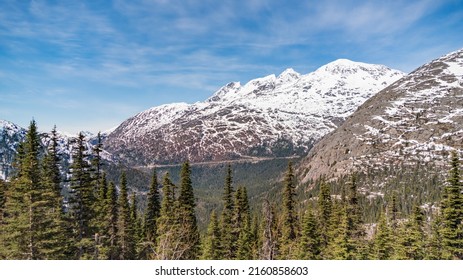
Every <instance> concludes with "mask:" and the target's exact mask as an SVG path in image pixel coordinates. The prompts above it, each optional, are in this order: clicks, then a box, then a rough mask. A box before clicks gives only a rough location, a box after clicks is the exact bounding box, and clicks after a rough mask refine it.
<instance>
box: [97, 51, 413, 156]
mask: <svg viewBox="0 0 463 280" xmlns="http://www.w3.org/2000/svg"><path fill="white" fill-rule="evenodd" d="M403 76H404V74H403V73H401V72H400V71H396V70H391V69H389V68H387V67H385V66H381V65H371V64H365V63H358V62H352V61H349V60H346V59H340V60H337V61H334V62H332V63H329V64H327V65H325V66H322V67H320V68H319V69H318V70H316V71H314V72H312V73H309V74H307V75H300V74H299V73H296V72H295V71H294V70H292V69H287V70H286V71H284V72H283V73H281V74H280V75H279V76H275V75H270V76H267V77H264V78H259V79H255V80H252V81H249V82H248V83H247V84H245V85H241V84H240V83H238V82H233V83H229V84H227V85H226V86H224V87H222V88H221V89H220V90H218V91H217V92H216V93H215V94H214V95H213V96H211V97H210V98H209V99H207V100H206V101H204V102H198V103H195V104H186V103H176V104H168V105H162V106H158V107H154V108H151V109H149V110H147V111H144V112H141V113H139V114H138V115H136V116H134V117H132V118H130V119H128V120H126V121H125V122H123V123H122V124H121V125H120V126H119V127H118V128H117V129H116V130H114V131H113V132H112V133H110V134H109V135H108V137H107V138H106V140H105V143H104V144H105V148H106V150H107V151H108V152H110V153H112V154H114V155H115V156H117V157H118V158H119V159H120V160H122V161H123V162H126V163H128V164H131V165H151V164H160V163H178V162H181V161H184V160H186V159H189V160H190V161H192V162H204V161H220V160H230V159H246V158H260V157H285V156H295V155H298V156H300V155H305V154H307V152H308V151H309V150H310V149H311V148H312V146H313V144H314V143H315V142H316V141H317V140H319V139H320V138H321V137H322V136H324V135H325V134H327V133H329V132H331V131H333V130H334V129H335V128H337V127H338V126H339V125H340V124H342V123H343V122H344V120H345V119H346V118H347V117H348V116H349V115H350V114H352V113H353V112H354V111H355V110H356V109H357V107H358V106H360V105H361V104H362V103H363V102H364V101H365V100H367V99H368V98H370V97H371V96H373V95H374V94H375V93H377V92H378V91H379V90H381V89H383V88H385V87H386V86H387V85H389V84H391V83H392V82H394V81H396V80H398V79H400V78H401V77H403Z"/></svg>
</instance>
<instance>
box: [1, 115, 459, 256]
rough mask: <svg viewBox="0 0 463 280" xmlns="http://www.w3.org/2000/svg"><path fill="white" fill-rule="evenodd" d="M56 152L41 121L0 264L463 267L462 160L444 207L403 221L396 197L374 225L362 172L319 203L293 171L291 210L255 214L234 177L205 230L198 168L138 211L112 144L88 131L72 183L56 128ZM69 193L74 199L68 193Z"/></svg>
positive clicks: (26, 147)
mask: <svg viewBox="0 0 463 280" xmlns="http://www.w3.org/2000/svg"><path fill="white" fill-rule="evenodd" d="M51 135H52V137H51V141H50V144H49V147H48V151H47V152H46V153H45V154H42V153H41V152H40V137H39V135H38V133H37V126H36V123H35V121H32V122H31V124H30V126H29V130H28V132H27V135H26V138H25V140H24V142H22V143H21V144H20V145H19V148H18V155H17V158H16V160H15V162H14V169H15V174H14V176H13V177H12V179H11V180H10V181H9V182H4V181H1V180H0V259H105V260H133V259H158V260H171V259H175V260H184V259H214V260H220V259H238V260H246V259H269V260H272V259H462V258H463V223H462V221H463V195H462V182H461V168H460V159H459V156H458V154H457V153H456V152H454V153H453V154H452V157H451V162H450V171H449V175H448V179H447V182H446V184H445V186H444V188H443V194H442V198H441V200H440V207H439V208H438V209H435V211H432V212H431V213H425V212H424V211H423V208H422V207H421V206H420V205H414V206H413V211H412V213H411V214H410V215H408V216H404V215H399V210H398V209H399V203H400V202H399V200H398V199H397V197H395V196H392V197H391V199H390V201H388V205H387V207H383V208H382V209H380V214H379V218H378V219H377V220H376V221H375V222H374V223H366V222H365V221H364V220H363V216H364V215H363V211H364V208H365V205H363V201H365V200H364V199H361V198H362V194H360V193H359V191H358V188H359V187H358V183H357V179H356V176H355V175H352V176H351V177H350V179H349V181H348V183H347V184H345V185H344V186H343V187H342V188H341V192H340V194H337V195H334V194H333V193H332V188H331V187H330V184H329V182H327V181H326V180H323V179H322V180H321V181H320V183H319V193H318V196H317V197H313V198H311V199H307V200H304V201H299V200H298V197H297V191H296V180H295V176H294V170H293V166H292V164H291V162H290V163H289V164H288V168H287V171H286V174H285V177H284V179H283V188H282V190H281V203H275V201H271V200H270V199H263V201H262V205H261V207H259V209H258V210H257V207H256V209H252V207H251V205H250V203H249V198H248V194H247V189H246V187H244V186H239V187H238V188H234V184H233V171H232V168H231V166H228V168H227V174H226V176H225V180H224V186H223V195H222V204H223V207H222V210H221V212H220V213H219V212H216V211H212V212H211V214H210V217H209V225H208V227H207V230H206V232H203V233H202V232H200V231H199V229H198V225H197V218H196V213H195V207H196V199H195V196H194V192H193V186H192V182H191V168H190V164H189V162H188V161H187V162H185V163H183V165H182V168H181V171H180V182H179V183H178V184H177V185H176V184H174V183H173V182H172V180H171V177H170V174H169V173H168V172H167V173H165V174H164V175H163V176H162V179H161V181H160V182H158V175H157V174H156V170H154V171H153V174H152V179H151V184H150V186H149V190H148V193H147V195H146V203H145V204H146V207H144V208H145V209H139V208H140V207H139V202H138V201H137V196H136V195H135V193H134V192H132V193H129V190H128V187H127V179H126V175H125V173H122V175H121V177H120V179H119V182H118V184H117V185H116V184H115V183H114V182H111V181H109V180H107V178H106V174H105V172H104V171H103V168H102V158H101V152H102V144H101V138H99V141H98V143H97V144H96V145H95V146H93V148H92V150H91V151H87V146H86V144H85V139H84V136H83V135H82V134H80V135H79V137H78V138H77V142H76V145H75V147H74V149H73V154H72V163H71V165H70V167H69V170H68V172H67V175H66V176H65V177H66V178H62V177H63V176H62V174H63V172H62V170H60V166H61V165H60V156H59V151H58V142H57V141H58V138H57V133H56V129H54V130H53V131H52V133H51ZM63 184H67V185H68V187H67V188H66V189H67V190H68V193H65V192H64V191H63Z"/></svg>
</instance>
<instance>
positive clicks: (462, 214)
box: [441, 151, 463, 259]
mask: <svg viewBox="0 0 463 280" xmlns="http://www.w3.org/2000/svg"><path fill="white" fill-rule="evenodd" d="M460 172H461V171H460V159H459V156H458V154H457V152H455V151H454V152H452V155H451V163H450V172H449V178H448V182H447V185H446V186H445V189H444V194H445V197H444V198H443V199H442V203H441V206H442V229H441V235H442V239H443V242H444V247H445V252H447V254H446V255H445V256H444V258H449V259H453V258H454V259H463V224H462V221H463V195H462V182H461V175H460Z"/></svg>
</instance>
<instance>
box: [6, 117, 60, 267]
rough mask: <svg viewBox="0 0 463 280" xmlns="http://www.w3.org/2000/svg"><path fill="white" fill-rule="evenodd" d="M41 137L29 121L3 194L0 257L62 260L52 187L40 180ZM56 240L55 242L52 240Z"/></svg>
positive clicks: (55, 201)
mask: <svg viewBox="0 0 463 280" xmlns="http://www.w3.org/2000/svg"><path fill="white" fill-rule="evenodd" d="M39 151H40V138H39V135H38V132H37V126H36V123H35V121H32V122H31V124H30V126H29V129H28V132H27V134H26V138H25V141H24V143H23V144H21V148H20V153H19V157H18V159H17V160H16V163H15V166H16V167H17V168H19V169H18V170H17V173H16V175H15V176H14V177H13V180H12V182H11V183H10V184H9V188H8V190H7V192H6V200H5V204H4V210H3V211H4V218H3V225H2V227H1V231H2V232H1V234H0V238H1V242H0V243H1V244H2V246H1V248H0V251H1V252H0V255H2V256H3V257H4V258H6V259H30V260H36V259H51V258H62V254H61V252H60V250H59V248H56V249H58V250H54V248H52V247H51V246H54V245H58V244H59V243H60V242H59V241H60V237H58V236H56V237H55V236H52V235H51V233H54V232H56V230H57V227H56V226H57V220H56V219H55V218H56V217H57V215H55V212H54V210H55V209H56V208H55V207H56V203H58V201H57V199H56V198H55V196H54V194H55V186H54V185H52V184H50V185H46V184H44V181H43V180H42V179H41V173H42V169H41V162H40V159H39ZM55 238H56V239H55Z"/></svg>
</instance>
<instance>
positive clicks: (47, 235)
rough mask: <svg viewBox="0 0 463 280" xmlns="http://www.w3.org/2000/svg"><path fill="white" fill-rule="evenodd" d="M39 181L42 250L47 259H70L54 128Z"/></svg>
mask: <svg viewBox="0 0 463 280" xmlns="http://www.w3.org/2000/svg"><path fill="white" fill-rule="evenodd" d="M41 180H42V184H43V191H42V197H43V200H44V204H43V206H44V207H46V209H45V211H46V213H45V215H44V216H43V217H42V220H43V221H44V223H43V229H42V234H43V239H44V240H45V241H44V247H45V248H44V249H45V251H46V255H47V258H48V259H66V258H71V257H72V253H71V250H72V249H73V248H72V244H71V243H70V240H72V233H71V231H70V229H71V227H70V225H69V221H68V220H67V219H66V217H65V213H64V211H63V197H62V196H61V174H60V158H59V155H58V136H57V132H56V127H55V128H53V130H52V132H51V139H50V144H49V147H48V153H47V154H46V156H45V158H44V160H43V164H42V174H41Z"/></svg>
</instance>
